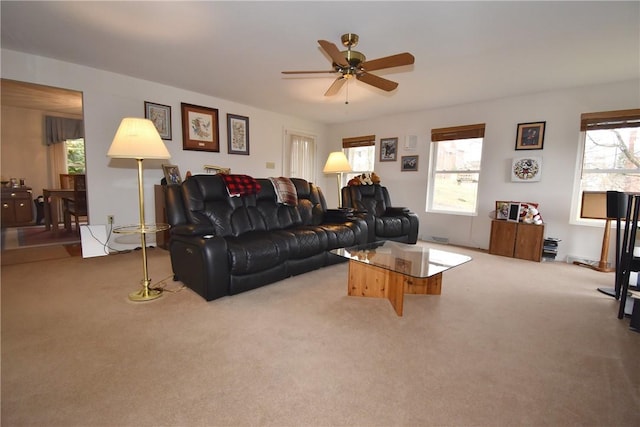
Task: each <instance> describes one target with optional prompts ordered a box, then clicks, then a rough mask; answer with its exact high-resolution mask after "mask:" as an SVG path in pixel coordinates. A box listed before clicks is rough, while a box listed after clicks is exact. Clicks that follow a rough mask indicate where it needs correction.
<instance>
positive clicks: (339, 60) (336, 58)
mask: <svg viewBox="0 0 640 427" xmlns="http://www.w3.org/2000/svg"><path fill="white" fill-rule="evenodd" d="M318 44H319V45H320V47H322V49H324V51H325V52H327V53H328V54H329V56H330V57H331V59H332V60H333V62H335V63H336V64H338V65H340V66H341V67H348V66H349V63H348V62H347V59H346V58H345V57H344V55H343V54H342V53H340V50H339V49H338V47H337V46H336V45H335V44H333V43H331V42H328V41H326V40H318Z"/></svg>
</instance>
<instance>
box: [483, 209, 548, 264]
mask: <svg viewBox="0 0 640 427" xmlns="http://www.w3.org/2000/svg"><path fill="white" fill-rule="evenodd" d="M543 246H544V225H535V224H524V223H521V222H510V221H504V220H497V219H494V220H493V221H491V240H490V243H489V253H490V254H493V255H502V256H508V257H512V258H520V259H526V260H531V261H538V262H540V261H541V260H542V248H543Z"/></svg>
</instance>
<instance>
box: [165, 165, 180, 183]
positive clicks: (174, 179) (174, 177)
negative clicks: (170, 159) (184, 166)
mask: <svg viewBox="0 0 640 427" xmlns="http://www.w3.org/2000/svg"><path fill="white" fill-rule="evenodd" d="M162 172H164V178H165V179H166V180H167V185H179V184H181V183H182V177H181V176H180V169H178V166H176V165H162Z"/></svg>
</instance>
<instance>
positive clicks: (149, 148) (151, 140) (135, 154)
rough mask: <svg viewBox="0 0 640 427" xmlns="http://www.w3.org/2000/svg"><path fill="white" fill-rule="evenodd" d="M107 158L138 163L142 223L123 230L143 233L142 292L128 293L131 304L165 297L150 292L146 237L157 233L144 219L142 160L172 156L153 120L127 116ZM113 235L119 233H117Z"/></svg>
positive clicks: (159, 291)
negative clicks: (134, 160)
mask: <svg viewBox="0 0 640 427" xmlns="http://www.w3.org/2000/svg"><path fill="white" fill-rule="evenodd" d="M107 156H109V157H111V158H114V159H136V161H137V162H138V206H139V210H140V223H139V224H138V225H137V226H132V227H122V228H121V229H120V231H121V232H123V233H131V234H134V233H135V234H140V243H141V245H142V271H143V274H144V278H143V279H142V289H141V290H139V291H136V292H132V293H130V294H129V299H130V300H132V301H149V300H152V299H155V298H158V297H159V296H161V295H162V290H159V289H150V288H149V285H150V283H151V280H149V272H148V269H147V240H146V234H147V233H151V232H155V231H156V230H157V227H156V226H155V225H147V224H146V223H145V216H144V187H143V181H142V161H143V160H144V159H168V158H169V157H171V156H170V155H169V151H168V150H167V147H166V146H165V145H164V143H163V142H162V139H160V134H158V131H157V130H156V127H155V125H154V124H153V122H151V120H147V119H141V118H135V117H128V118H124V119H122V122H121V123H120V127H119V128H118V131H117V132H116V136H115V137H114V138H113V142H112V143H111V147H109V151H108V152H107ZM114 232H116V231H115V230H114Z"/></svg>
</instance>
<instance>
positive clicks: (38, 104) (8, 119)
mask: <svg viewBox="0 0 640 427" xmlns="http://www.w3.org/2000/svg"><path fill="white" fill-rule="evenodd" d="M0 90H1V91H2V103H1V104H2V105H1V106H2V135H1V139H0V148H1V150H2V160H1V162H2V163H1V171H2V181H3V182H4V181H9V182H10V181H11V178H16V179H19V180H20V181H22V180H24V184H25V185H24V187H26V188H30V189H31V192H32V193H31V194H32V196H33V199H34V201H33V218H32V221H31V223H30V225H33V226H35V225H36V222H37V220H38V219H39V218H38V216H39V211H38V196H41V195H42V193H43V190H44V189H51V188H60V182H59V181H60V178H59V176H60V174H61V173H66V172H68V170H69V166H68V164H71V168H77V167H78V165H77V163H78V162H77V160H78V152H81V153H82V156H83V157H84V150H82V149H79V147H78V142H77V141H75V142H70V143H69V145H68V147H67V144H63V145H60V144H56V145H57V146H56V147H52V146H51V145H47V143H45V139H46V138H45V134H46V129H45V117H47V116H51V117H57V118H62V119H72V120H76V121H77V120H83V118H84V115H83V103H82V92H79V91H75V90H70V89H64V88H57V87H51V86H44V85H39V84H33V83H27V82H20V81H16V80H9V79H0ZM82 143H83V144H84V141H83V142H82ZM54 148H55V149H54ZM56 152H57V159H56V158H55V157H56V154H55V153H56ZM69 154H70V155H71V157H70V161H68V160H67V157H68V155H69ZM81 163H84V158H83V159H82V162H81ZM85 173H86V172H85ZM21 183H22V182H21ZM59 218H61V216H59ZM25 225H26V224H25ZM5 228H7V227H5V224H3V230H4V229H5ZM7 229H10V228H7ZM60 234H61V233H60ZM51 237H52V239H49V240H50V243H51V244H56V243H58V242H57V241H58V240H59V243H64V242H65V241H68V238H66V239H65V237H66V236H62V235H60V236H58V237H59V238H58V239H56V236H55V233H52V236H51ZM3 249H4V246H3Z"/></svg>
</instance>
